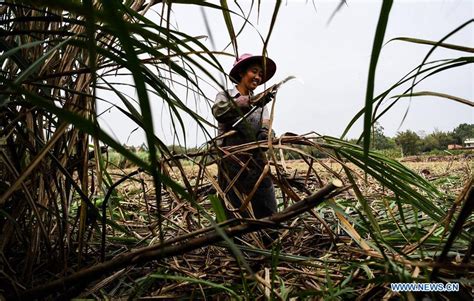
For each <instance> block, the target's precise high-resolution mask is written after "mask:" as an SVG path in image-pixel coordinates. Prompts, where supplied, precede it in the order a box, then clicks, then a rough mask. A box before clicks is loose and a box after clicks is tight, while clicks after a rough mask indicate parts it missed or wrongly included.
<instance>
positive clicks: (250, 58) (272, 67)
mask: <svg viewBox="0 0 474 301" xmlns="http://www.w3.org/2000/svg"><path fill="white" fill-rule="evenodd" d="M254 63H257V64H260V65H261V66H262V68H263V66H265V67H266V68H265V69H264V71H263V73H264V75H263V77H264V78H263V80H262V82H261V84H263V83H265V82H266V81H268V80H269V79H270V78H272V76H273V75H274V74H275V71H276V64H275V62H274V61H273V60H272V59H270V58H268V57H263V56H261V55H252V54H250V53H244V54H242V55H241V56H240V57H238V58H237V59H236V60H235V62H234V66H233V67H232V70H230V72H229V77H230V80H231V81H232V82H234V83H236V84H238V83H239V82H240V73H241V72H242V71H245V68H246V67H248V66H250V65H252V64H254Z"/></svg>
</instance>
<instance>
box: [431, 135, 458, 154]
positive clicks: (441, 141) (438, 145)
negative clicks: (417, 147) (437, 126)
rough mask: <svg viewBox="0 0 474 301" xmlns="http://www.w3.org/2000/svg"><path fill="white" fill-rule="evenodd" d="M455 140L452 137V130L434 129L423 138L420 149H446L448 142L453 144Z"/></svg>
mask: <svg viewBox="0 0 474 301" xmlns="http://www.w3.org/2000/svg"><path fill="white" fill-rule="evenodd" d="M456 142H457V141H456V138H454V136H453V133H452V132H442V131H439V130H435V131H434V132H433V133H431V134H429V135H428V136H426V137H425V138H424V139H423V141H422V151H424V152H427V151H431V150H435V149H438V150H443V149H447V148H448V145H449V144H454V143H456Z"/></svg>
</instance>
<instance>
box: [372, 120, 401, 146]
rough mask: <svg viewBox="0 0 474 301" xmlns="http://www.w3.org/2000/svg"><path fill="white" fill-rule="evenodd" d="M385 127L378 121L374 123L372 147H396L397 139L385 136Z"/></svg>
mask: <svg viewBox="0 0 474 301" xmlns="http://www.w3.org/2000/svg"><path fill="white" fill-rule="evenodd" d="M383 130H384V128H383V126H381V125H380V124H379V123H378V122H376V123H375V125H374V131H373V132H374V135H373V138H372V148H374V149H377V150H382V149H390V148H395V146H396V143H395V140H394V139H392V138H390V137H387V136H385V134H384V132H383Z"/></svg>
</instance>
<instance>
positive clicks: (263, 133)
mask: <svg viewBox="0 0 474 301" xmlns="http://www.w3.org/2000/svg"><path fill="white" fill-rule="evenodd" d="M269 135H270V137H271V138H272V139H273V138H275V131H274V130H273V129H272V131H271V132H270V131H269V130H268V128H266V127H262V128H261V129H260V130H259V131H258V133H257V140H268V136H269Z"/></svg>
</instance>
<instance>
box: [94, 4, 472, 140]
mask: <svg viewBox="0 0 474 301" xmlns="http://www.w3.org/2000/svg"><path fill="white" fill-rule="evenodd" d="M257 2H258V1H255V3H257ZM217 3H218V1H217ZM250 3H251V1H239V4H240V5H241V6H242V8H243V10H244V11H246V12H247V11H248V8H249V4H250ZM338 3H339V1H317V0H315V1H313V2H312V1H296V0H293V1H291V0H288V1H282V6H281V8H280V10H279V13H278V16H277V21H276V25H275V27H274V29H273V32H272V34H271V38H270V42H269V44H268V56H269V57H270V58H272V59H273V60H274V61H275V62H276V63H277V72H276V74H275V76H274V77H273V78H272V79H271V80H270V81H269V84H273V83H276V82H278V81H280V80H281V79H283V78H285V77H287V76H289V75H294V76H296V77H297V78H298V80H296V81H291V82H288V83H287V84H285V85H284V86H283V87H282V88H281V89H280V91H279V92H278V96H277V99H276V103H275V113H274V121H273V128H274V130H275V131H276V133H277V136H278V135H279V134H282V133H284V132H293V133H297V134H305V133H308V132H313V131H314V132H317V133H319V134H322V135H331V136H336V137H340V135H341V134H342V133H343V131H344V129H345V128H346V126H347V124H348V123H349V121H350V120H351V119H352V118H353V117H354V115H355V114H356V113H357V112H358V111H359V110H361V109H362V108H363V106H364V103H365V94H366V89H367V77H368V69H369V61H370V55H371V50H372V44H373V38H374V34H375V29H376V25H377V21H378V15H379V12H380V7H381V1H375V0H374V1H355V0H353V1H351V0H348V1H347V5H344V6H343V7H342V9H341V10H340V11H339V12H338V13H337V14H336V15H335V16H334V18H333V19H332V20H331V22H330V23H329V24H328V20H329V18H330V16H331V14H332V13H333V12H334V10H335V9H336V7H337V5H338ZM229 5H231V6H230V9H231V10H236V11H238V9H237V7H236V6H235V4H234V3H233V1H229ZM273 9H274V1H261V7H260V14H259V15H258V20H257V9H254V11H253V13H252V15H251V17H250V21H251V22H252V25H253V26H246V27H245V29H244V31H243V32H242V33H241V34H240V36H239V37H238V51H239V53H240V54H242V53H254V54H261V52H262V47H263V42H262V40H261V38H260V36H259V35H261V36H263V37H266V36H267V34H268V30H269V25H270V20H271V18H272V13H273ZM159 12H160V6H154V9H153V10H152V11H150V12H149V13H148V14H147V17H149V18H150V19H152V20H158V19H159V17H158V13H159ZM205 15H206V19H207V21H208V23H209V27H210V28H211V33H212V39H211V37H209V38H207V39H205V40H204V41H203V43H204V44H205V45H206V46H207V47H208V48H210V49H213V50H216V51H226V52H229V53H232V52H233V48H232V47H231V46H228V45H229V42H230V39H229V34H228V32H227V29H226V27H225V23H224V19H223V17H222V14H221V13H220V12H219V11H217V10H213V9H206V10H205ZM473 16H474V1H471V0H464V1H462V0H457V1H454V0H452V1H448V0H444V1H441V0H434V1H421V0H412V1H408V0H406V1H396V0H395V1H394V4H393V7H392V10H391V13H390V16H389V22H388V26H387V30H386V33H385V40H384V41H385V43H386V42H387V41H389V40H390V39H392V38H395V37H412V38H419V39H425V40H433V41H438V40H440V39H442V38H443V37H444V36H445V35H447V34H448V33H449V32H451V31H452V30H454V29H455V28H457V27H458V26H460V25H461V24H463V23H464V22H466V21H468V20H469V19H472V18H473ZM232 21H233V22H234V26H235V27H236V28H240V26H241V24H242V22H243V19H242V18H240V17H238V16H236V15H233V17H232ZM157 22H158V21H157ZM172 24H173V25H175V26H177V27H178V29H179V30H181V31H184V32H186V33H188V34H190V35H195V36H201V35H206V36H209V33H208V32H207V31H206V26H205V22H204V15H203V13H202V11H201V9H200V8H199V7H197V6H194V5H178V4H173V6H172ZM212 41H213V42H214V43H211V42H212ZM445 42H446V43H450V44H458V45H463V46H468V47H474V23H471V24H470V25H468V26H467V27H465V28H464V29H463V30H461V31H459V32H457V33H456V34H454V35H453V36H451V37H450V38H449V39H448V40H446V41H445ZM429 50H430V46H426V45H418V44H412V43H407V42H402V41H392V42H390V43H386V44H385V45H384V47H383V48H382V51H381V54H380V58H379V62H378V65H377V70H376V80H375V93H374V94H375V95H378V94H379V93H381V92H383V91H385V90H386V89H388V88H389V87H390V86H391V85H393V84H394V83H396V82H397V81H398V80H399V79H401V78H402V77H403V76H404V75H405V74H407V73H408V72H409V71H410V70H411V69H413V68H414V67H416V66H417V65H418V64H420V63H421V62H422V60H423V58H424V57H425V56H426V54H427V53H428V51H429ZM468 55H469V53H466V52H460V51H454V50H447V49H436V50H435V51H434V53H433V54H432V55H431V56H430V60H436V59H447V58H456V57H460V56H468ZM471 56H472V54H471ZM218 58H219V61H220V63H221V64H222V65H223V66H224V68H225V69H226V70H227V71H230V69H231V67H232V64H233V61H234V58H232V57H229V56H219V57H218ZM214 72H215V76H216V77H220V74H219V72H218V71H217V70H214ZM122 80H123V81H129V80H130V79H122ZM227 84H228V85H229V86H230V82H228V83H227ZM202 88H203V90H204V93H205V94H206V95H205V96H206V97H207V98H208V99H211V100H213V99H214V97H215V95H216V94H217V93H218V92H219V88H218V86H217V85H216V84H214V85H208V84H203V85H202ZM176 89H177V90H179V87H176ZM261 89H262V88H259V89H257V91H256V92H259V91H261ZM415 91H434V92H440V93H446V94H451V95H454V96H457V97H461V98H464V99H468V100H470V101H473V96H474V67H473V66H472V64H470V65H468V66H463V67H460V68H456V70H453V71H448V72H446V73H444V74H439V75H436V76H433V77H431V78H429V79H427V80H426V81H425V82H423V83H422V84H420V85H419V86H418V87H417V88H416V90H415ZM127 93H128V94H130V95H133V93H134V91H127ZM180 93H181V95H185V94H184V93H183V91H180ZM393 95H395V94H393ZM110 97H111V96H110ZM187 101H188V103H189V106H190V107H191V108H193V109H195V110H197V111H198V112H199V113H200V114H201V115H202V116H203V117H204V118H205V119H206V120H208V121H210V122H211V123H215V120H214V118H213V117H212V114H211V113H210V108H209V107H210V104H209V102H206V101H205V99H204V98H203V97H199V98H197V99H196V97H195V96H190V97H189V99H188V100H187ZM152 103H153V118H154V123H155V126H156V128H157V129H156V135H157V136H158V137H160V138H161V139H163V140H164V141H165V143H166V144H178V141H177V140H176V139H173V132H174V131H173V130H172V128H171V126H170V125H171V122H170V119H169V116H168V114H167V113H166V108H163V107H162V105H161V104H162V102H161V100H159V99H156V97H155V99H154V98H153V97H152ZM104 108H105V106H104V105H99V111H100V110H103V109H104ZM405 114H406V117H405V118H404V115H405ZM460 123H471V124H472V123H474V109H473V108H472V107H469V106H467V105H463V104H460V103H457V102H454V101H452V100H447V99H443V98H437V97H431V96H424V97H415V98H412V99H411V100H410V99H408V98H404V99H401V100H400V101H399V102H398V103H397V104H396V105H395V106H394V107H393V108H392V109H391V110H390V111H389V112H388V113H387V114H386V115H385V116H383V117H382V118H381V119H380V125H381V126H383V128H384V132H385V134H386V135H387V136H392V137H393V136H395V135H396V134H397V132H399V131H404V130H407V129H410V130H414V131H416V132H418V133H420V134H428V133H431V132H433V131H434V130H441V131H450V130H453V129H454V128H455V127H456V126H457V125H459V124H460ZM101 124H102V126H103V127H104V129H105V130H106V131H108V132H110V133H111V134H112V136H114V137H116V139H118V140H119V141H120V142H122V143H126V144H129V145H139V144H141V143H142V142H144V141H145V139H144V135H143V133H140V132H139V131H135V132H132V131H133V130H134V129H135V128H136V125H134V124H133V123H132V122H131V121H128V120H126V118H124V117H123V116H121V115H120V113H119V112H118V110H116V109H112V110H108V111H106V112H105V113H104V114H103V115H101ZM208 130H209V131H210V132H211V135H212V134H213V133H214V132H213V131H214V130H213V129H212V128H211V127H209V128H208ZM184 131H185V132H186V139H187V140H186V145H188V146H190V147H193V146H199V145H200V144H202V143H204V142H205V141H206V140H207V139H208V138H206V137H205V135H204V134H203V133H202V131H201V130H200V129H199V128H198V127H197V125H196V123H195V122H193V121H192V120H191V119H190V118H185V129H184ZM361 132H362V122H359V123H356V124H355V125H354V127H353V128H352V130H351V131H350V132H349V134H348V137H349V138H354V137H358V136H359V135H360V134H361ZM179 136H180V137H181V140H180V142H181V143H183V140H182V134H179Z"/></svg>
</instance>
